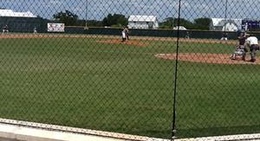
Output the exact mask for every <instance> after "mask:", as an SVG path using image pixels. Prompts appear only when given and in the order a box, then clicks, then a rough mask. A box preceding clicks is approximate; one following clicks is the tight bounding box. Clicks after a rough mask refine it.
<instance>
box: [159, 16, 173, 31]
mask: <svg viewBox="0 0 260 141" xmlns="http://www.w3.org/2000/svg"><path fill="white" fill-rule="evenodd" d="M160 27H161V28H166V29H172V28H173V27H174V18H173V17H168V18H165V19H164V20H163V22H162V23H160Z"/></svg>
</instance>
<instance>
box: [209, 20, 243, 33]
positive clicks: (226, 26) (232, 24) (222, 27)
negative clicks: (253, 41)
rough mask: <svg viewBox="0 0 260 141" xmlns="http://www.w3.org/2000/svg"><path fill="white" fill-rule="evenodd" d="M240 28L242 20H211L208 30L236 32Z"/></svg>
mask: <svg viewBox="0 0 260 141" xmlns="http://www.w3.org/2000/svg"><path fill="white" fill-rule="evenodd" d="M241 27H242V19H224V18H211V24H210V30H219V31H238V30H239V29H241Z"/></svg>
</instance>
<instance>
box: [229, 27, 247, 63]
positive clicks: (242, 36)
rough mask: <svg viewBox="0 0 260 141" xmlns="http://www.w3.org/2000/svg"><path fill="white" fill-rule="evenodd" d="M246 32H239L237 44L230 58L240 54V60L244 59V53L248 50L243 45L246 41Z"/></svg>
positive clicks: (234, 58) (233, 58)
mask: <svg viewBox="0 0 260 141" xmlns="http://www.w3.org/2000/svg"><path fill="white" fill-rule="evenodd" d="M246 38H247V36H246V33H245V32H241V33H240V34H239V36H238V46H237V47H236V49H235V52H234V53H233V54H232V55H231V59H232V60H236V57H237V56H242V60H245V55H246V53H247V52H248V50H247V48H246V47H245V42H246Z"/></svg>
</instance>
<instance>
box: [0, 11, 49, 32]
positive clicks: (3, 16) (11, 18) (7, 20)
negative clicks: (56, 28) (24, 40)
mask: <svg viewBox="0 0 260 141" xmlns="http://www.w3.org/2000/svg"><path fill="white" fill-rule="evenodd" d="M5 25H8V28H9V29H8V30H9V32H33V30H34V29H35V28H37V30H38V29H39V30H41V29H43V27H45V29H46V23H44V20H43V19H42V18H40V17H37V16H36V15H34V14H33V13H31V12H30V11H27V12H15V11H13V10H11V9H0V28H2V27H4V26H5ZM39 30H38V31H39Z"/></svg>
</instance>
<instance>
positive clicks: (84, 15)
mask: <svg viewBox="0 0 260 141" xmlns="http://www.w3.org/2000/svg"><path fill="white" fill-rule="evenodd" d="M179 1H181V10H180V12H181V14H180V15H181V17H182V18H185V19H188V20H193V19H195V18H201V17H209V18H225V17H226V18H239V19H241V18H253V19H257V18H258V19H260V12H259V10H260V0H0V7H1V8H6V9H12V10H14V11H16V12H26V11H31V12H32V13H33V14H35V15H38V16H41V17H43V18H47V19H52V17H53V14H56V13H58V12H60V11H65V10H69V11H71V12H72V13H74V14H77V15H78V16H79V18H81V19H88V20H102V19H103V18H104V17H106V16H107V15H108V14H109V13H111V14H115V13H116V14H123V15H125V16H127V17H128V16H130V15H154V16H157V18H158V19H159V21H163V20H164V19H165V18H167V17H178V7H179Z"/></svg>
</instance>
